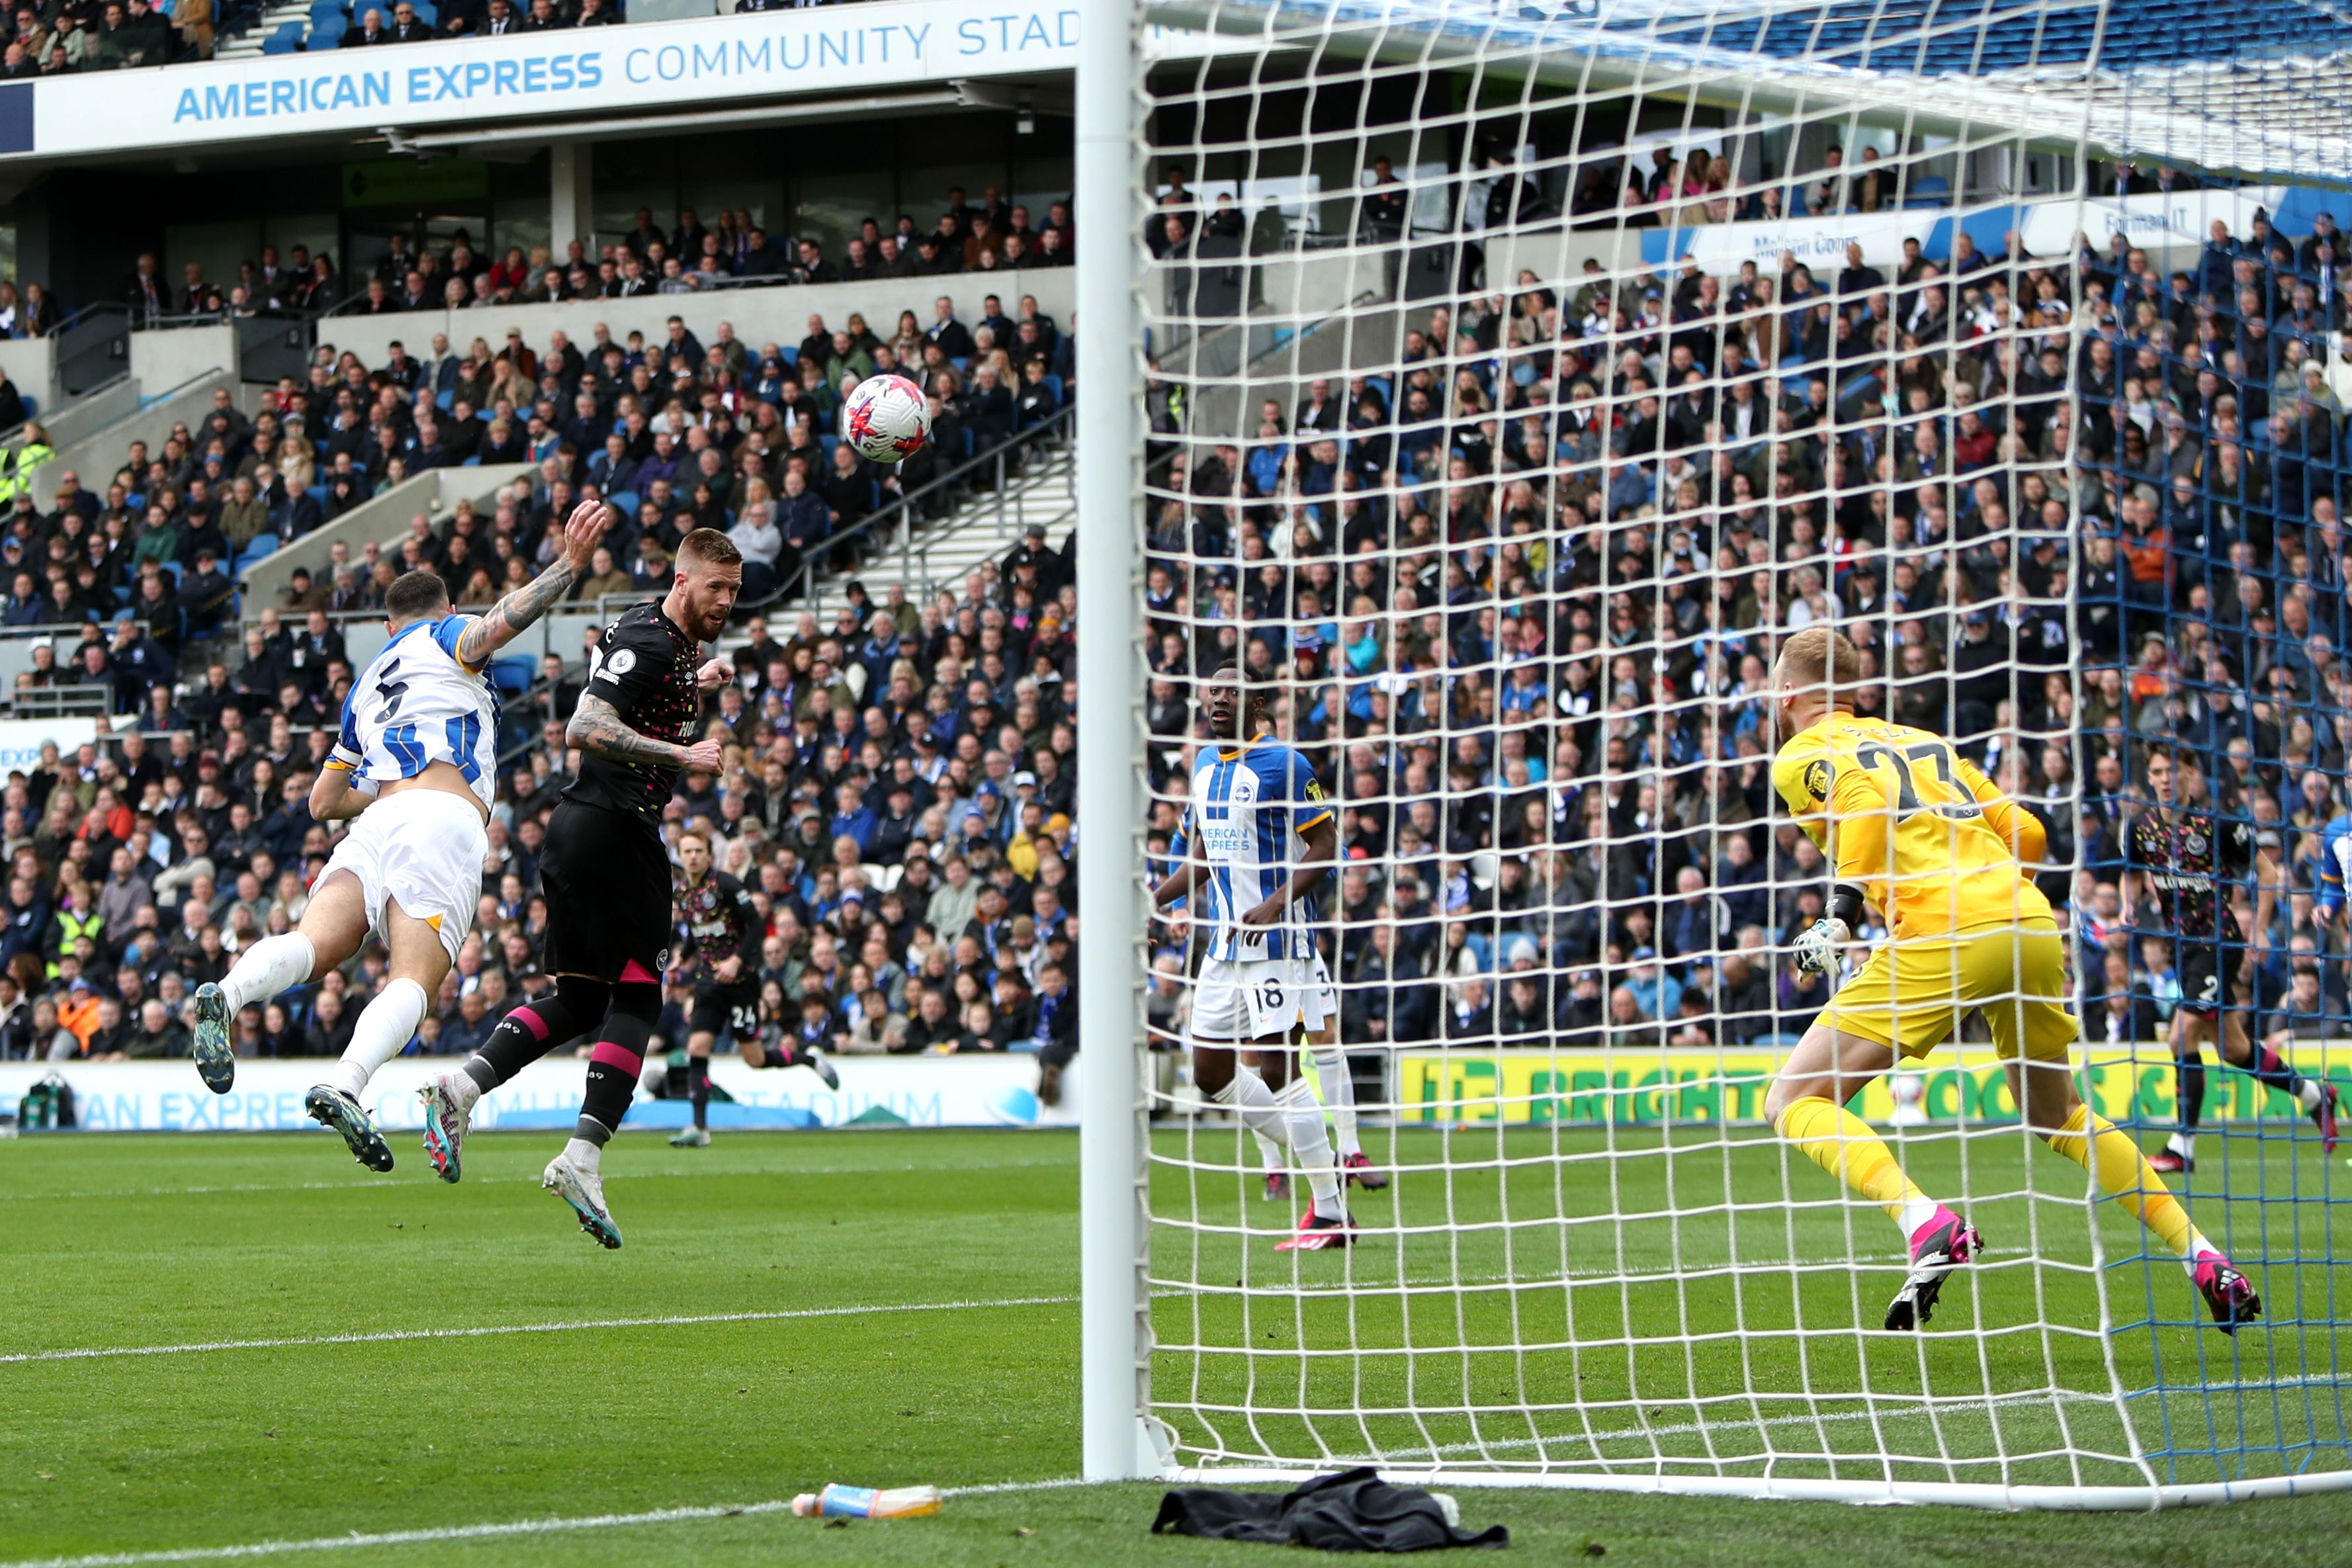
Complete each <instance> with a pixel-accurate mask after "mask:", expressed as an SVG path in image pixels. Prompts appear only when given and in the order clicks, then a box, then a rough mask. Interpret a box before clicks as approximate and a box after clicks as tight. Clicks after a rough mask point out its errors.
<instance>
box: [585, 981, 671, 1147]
mask: <svg viewBox="0 0 2352 1568" xmlns="http://www.w3.org/2000/svg"><path fill="white" fill-rule="evenodd" d="M660 1016H661V987H660V986H658V985H647V984H623V985H615V986H614V987H613V1010H612V1011H611V1012H609V1013H607V1014H606V1015H605V1016H604V1028H602V1029H601V1030H599V1031H598V1032H597V1036H596V1047H595V1049H594V1050H593V1051H592V1052H590V1053H589V1057H588V1085H587V1088H586V1089H584V1090H583V1092H582V1094H581V1097H580V1121H579V1125H577V1126H576V1127H574V1128H573V1129H572V1136H573V1137H575V1138H579V1139H582V1140H583V1141H585V1142H590V1143H594V1144H598V1145H602V1144H603V1143H604V1142H606V1141H607V1140H609V1139H610V1138H611V1137H612V1136H613V1134H614V1132H616V1131H620V1127H621V1122H622V1120H623V1119H624V1118H625V1117H626V1116H627V1115H628V1114H629V1101H630V1100H633V1099H635V1096H636V1092H637V1079H639V1078H640V1077H642V1076H643V1075H644V1073H645V1070H646V1040H647V1039H649V1038H650V1037H652V1035H653V1026H654V1021H655V1020H656V1019H657V1018H659V1017H660Z"/></svg>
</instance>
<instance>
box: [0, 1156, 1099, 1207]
mask: <svg viewBox="0 0 2352 1568" xmlns="http://www.w3.org/2000/svg"><path fill="white" fill-rule="evenodd" d="M1064 1167H1066V1168H1068V1169H1071V1170H1076V1165H1074V1164H1072V1163H1071V1162H1069V1161H1067V1160H989V1161H984V1162H982V1163H976V1164H968V1165H954V1166H944V1167H943V1166H937V1165H918V1164H912V1163H908V1164H898V1165H803V1166H798V1167H795V1168H794V1169H792V1170H780V1169H778V1168H776V1167H774V1166H772V1165H768V1166H760V1167H756V1168H753V1169H751V1170H733V1169H719V1168H717V1167H714V1166H709V1165H698V1166H694V1167H692V1168H690V1169H684V1170H676V1171H608V1172H606V1173H604V1180H605V1182H606V1183H607V1184H611V1183H614V1182H658V1181H667V1180H669V1179H672V1178H675V1177H681V1176H692V1177H696V1178H707V1177H711V1176H887V1175H901V1174H906V1175H913V1174H921V1175H927V1176H928V1175H941V1174H945V1175H954V1174H956V1173H960V1172H963V1171H1042V1170H1053V1169H1058V1168H1064ZM520 1182H529V1183H530V1184H532V1185H534V1186H536V1185H537V1184H539V1178H538V1177H537V1176H531V1175H520V1176H477V1177H475V1178H473V1179H472V1180H470V1181H468V1182H467V1186H485V1187H486V1186H506V1185H511V1184H516V1183H520ZM435 1185H437V1184H430V1183H425V1182H409V1181H403V1180H400V1179H398V1178H394V1179H392V1180H389V1181H375V1180H370V1179H367V1178H363V1177H362V1178H356V1179H352V1180H348V1181H341V1182H238V1183H233V1184H232V1183H224V1184H218V1185H213V1186H182V1187H116V1188H111V1189H87V1190H83V1191H78V1192H68V1193H42V1192H30V1193H0V1204H9V1203H27V1204H29V1203H65V1202H79V1201H83V1200H87V1199H96V1198H178V1197H211V1196H215V1195H217V1194H222V1193H388V1192H398V1191H402V1190H404V1189H408V1188H415V1190H417V1191H420V1192H425V1191H431V1190H432V1188H433V1187H434V1186H435Z"/></svg>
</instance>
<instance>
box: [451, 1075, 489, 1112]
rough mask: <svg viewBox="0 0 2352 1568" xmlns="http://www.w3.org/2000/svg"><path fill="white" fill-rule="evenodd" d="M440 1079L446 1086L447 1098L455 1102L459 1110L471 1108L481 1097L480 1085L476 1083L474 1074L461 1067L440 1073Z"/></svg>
mask: <svg viewBox="0 0 2352 1568" xmlns="http://www.w3.org/2000/svg"><path fill="white" fill-rule="evenodd" d="M441 1081H442V1082H443V1083H444V1084H446V1085H447V1086H448V1090H449V1098H450V1099H452V1100H456V1101H457V1109H458V1110H473V1109H474V1107H475V1105H476V1104H477V1103H478V1101H479V1100H481V1098H482V1086H481V1085H480V1084H478V1083H476V1082H475V1081H474V1075H473V1074H472V1073H469V1072H467V1070H466V1069H465V1068H458V1069H457V1071H456V1072H452V1073H444V1074H442V1075H441Z"/></svg>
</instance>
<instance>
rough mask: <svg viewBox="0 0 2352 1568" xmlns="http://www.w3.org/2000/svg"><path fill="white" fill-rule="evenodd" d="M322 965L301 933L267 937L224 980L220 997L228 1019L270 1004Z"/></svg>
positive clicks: (248, 952)
mask: <svg viewBox="0 0 2352 1568" xmlns="http://www.w3.org/2000/svg"><path fill="white" fill-rule="evenodd" d="M318 962H319V954H318V951H317V950H316V949H314V948H313V947H311V945H310V938H309V937H307V936H304V935H303V934H302V933H301V932H300V931H288V932H287V933H286V934H285V935H284V936H266V937H263V938H262V939H261V940H260V941H259V942H255V943H254V944H253V945H252V946H251V947H248V948H247V949H246V950H245V952H244V953H243V955H242V956H240V957H239V958H238V959H237V961H236V966H235V967H233V968H232V969H230V971H229V972H228V973H226V975H223V976H222V977H221V994H222V995H224V996H226V997H227V998H228V1016H230V1017H232V1018H234V1017H236V1016H237V1014H238V1013H239V1012H241V1011H242V1010H244V1009H245V1008H246V1007H247V1006H250V1005H252V1004H254V1003H256V1002H267V1001H268V1000H269V999H270V998H271V997H272V996H275V995H277V994H278V993H279V992H280V991H288V990H291V989H292V988H293V987H295V986H297V985H299V984H302V983H303V982H304V981H306V980H308V979H310V970H311V967H312V965H314V964H316V963H318Z"/></svg>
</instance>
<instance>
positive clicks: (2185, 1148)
mask: <svg viewBox="0 0 2352 1568" xmlns="http://www.w3.org/2000/svg"><path fill="white" fill-rule="evenodd" d="M2164 1146H2165V1147H2166V1148H2168V1149H2169V1150H2171V1151H2172V1152H2174V1153H2176V1154H2178V1155H2179V1156H2180V1157H2181V1158H2182V1159H2184V1160H2194V1159H2195V1158H2197V1134H2196V1133H2194V1132H2176V1133H2174V1134H2173V1135H2172V1136H2171V1137H2169V1138H2168V1139H2166V1140H2165V1141H2164Z"/></svg>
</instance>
